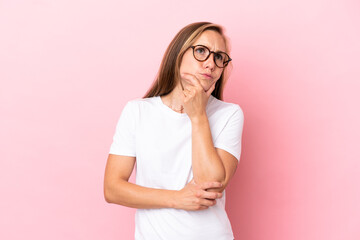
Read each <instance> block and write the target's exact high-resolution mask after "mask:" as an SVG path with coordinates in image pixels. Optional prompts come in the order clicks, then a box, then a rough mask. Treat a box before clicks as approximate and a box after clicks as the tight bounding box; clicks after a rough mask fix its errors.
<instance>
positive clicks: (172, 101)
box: [161, 84, 183, 112]
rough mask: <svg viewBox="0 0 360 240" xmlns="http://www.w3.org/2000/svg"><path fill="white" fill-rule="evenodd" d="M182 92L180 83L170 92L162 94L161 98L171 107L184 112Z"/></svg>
mask: <svg viewBox="0 0 360 240" xmlns="http://www.w3.org/2000/svg"><path fill="white" fill-rule="evenodd" d="M181 94H183V91H182V88H181V86H180V84H178V85H177V86H176V87H175V88H174V89H173V90H172V91H171V92H170V93H169V94H167V95H165V96H162V97H161V99H162V100H163V102H164V103H165V105H167V106H168V107H170V108H171V109H173V110H174V111H178V112H183V111H181V109H183V106H182V101H181Z"/></svg>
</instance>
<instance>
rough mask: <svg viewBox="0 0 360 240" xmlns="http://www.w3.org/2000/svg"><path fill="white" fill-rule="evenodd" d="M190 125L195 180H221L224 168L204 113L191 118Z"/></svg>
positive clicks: (198, 181) (223, 176)
mask: <svg viewBox="0 0 360 240" xmlns="http://www.w3.org/2000/svg"><path fill="white" fill-rule="evenodd" d="M191 126H192V169H193V174H194V179H195V182H197V183H200V182H205V181H218V182H223V181H224V179H225V168H224V165H223V163H222V161H221V158H220V157H219V155H218V153H217V151H216V149H215V147H214V143H213V141H212V136H211V131H210V125H209V121H208V118H207V116H206V114H203V115H201V116H199V117H197V118H193V119H191Z"/></svg>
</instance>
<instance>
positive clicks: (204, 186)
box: [201, 182, 222, 189]
mask: <svg viewBox="0 0 360 240" xmlns="http://www.w3.org/2000/svg"><path fill="white" fill-rule="evenodd" d="M219 187H222V184H221V182H205V183H203V184H201V188H202V189H208V188H219Z"/></svg>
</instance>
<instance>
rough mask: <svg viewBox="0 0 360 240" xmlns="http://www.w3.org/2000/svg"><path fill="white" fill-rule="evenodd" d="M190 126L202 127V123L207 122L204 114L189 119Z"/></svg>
mask: <svg viewBox="0 0 360 240" xmlns="http://www.w3.org/2000/svg"><path fill="white" fill-rule="evenodd" d="M190 120H191V124H193V125H194V124H200V125H202V124H203V123H205V122H207V121H208V118H207V115H206V113H203V114H199V115H197V116H194V117H192V118H191V119H190Z"/></svg>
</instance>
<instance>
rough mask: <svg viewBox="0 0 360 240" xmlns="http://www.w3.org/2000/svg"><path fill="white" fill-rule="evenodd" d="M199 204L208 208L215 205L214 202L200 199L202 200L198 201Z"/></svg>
mask: <svg viewBox="0 0 360 240" xmlns="http://www.w3.org/2000/svg"><path fill="white" fill-rule="evenodd" d="M200 204H201V205H202V206H209V207H211V206H214V205H215V204H216V200H207V199H202V200H201V201H200Z"/></svg>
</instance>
